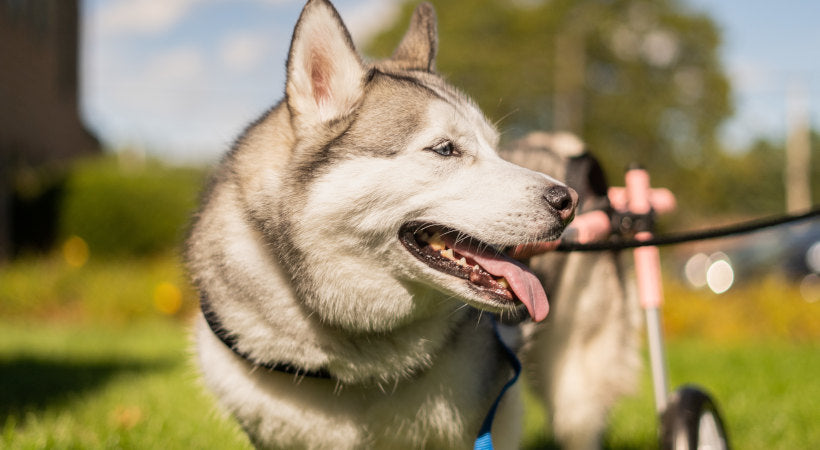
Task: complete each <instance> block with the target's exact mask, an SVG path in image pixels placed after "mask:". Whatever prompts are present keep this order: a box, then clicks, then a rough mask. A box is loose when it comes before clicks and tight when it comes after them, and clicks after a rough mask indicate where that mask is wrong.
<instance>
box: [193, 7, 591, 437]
mask: <svg viewBox="0 0 820 450" xmlns="http://www.w3.org/2000/svg"><path fill="white" fill-rule="evenodd" d="M436 39H437V37H436V22H435V15H434V12H433V9H432V7H431V6H430V5H429V4H426V3H424V4H422V5H420V6H419V7H418V8H417V10H416V11H415V13H414V15H413V18H412V20H411V24H410V28H409V30H408V31H407V33H406V35H405V36H404V38H403V39H402V41H401V42H400V44H399V46H398V48H397V49H396V50H395V53H394V54H393V56H392V57H391V58H390V59H388V60H385V61H381V62H375V63H365V62H363V60H362V59H361V57H360V56H359V55H358V54H357V52H356V50H355V49H354V47H353V44H352V42H351V39H350V35H349V34H348V31H347V29H346V28H345V26H344V24H343V23H342V21H341V19H340V17H339V15H338V13H337V12H336V10H335V9H334V8H333V6H332V5H331V4H330V3H329V2H328V1H327V0H310V1H308V2H307V4H306V5H305V7H304V10H303V11H302V14H301V16H300V18H299V21H298V23H297V24H296V28H295V31H294V33H293V39H292V43H291V48H290V53H289V56H288V61H287V82H286V87H285V98H284V100H282V101H281V102H280V103H279V104H278V105H276V106H275V107H273V108H272V109H271V110H270V111H269V112H267V113H266V114H265V115H264V116H262V117H261V118H260V119H259V120H257V121H256V122H255V123H253V124H252V125H250V126H249V127H248V128H247V129H246V130H245V132H244V133H243V134H242V136H241V137H240V138H239V139H238V140H237V142H236V144H235V145H234V147H233V149H232V150H231V152H230V153H229V154H228V155H227V156H226V157H225V158H224V160H223V161H222V163H221V164H220V166H219V168H218V169H217V171H216V173H215V176H214V180H213V182H212V184H211V186H210V188H209V190H208V192H207V193H206V195H205V196H204V201H203V203H202V205H201V208H200V210H199V213H198V215H197V217H196V218H195V222H194V225H193V228H192V230H191V233H190V236H189V238H188V242H187V254H186V261H187V265H188V269H189V272H190V274H191V276H192V279H193V282H194V284H195V286H196V287H197V289H198V291H199V293H200V298H201V302H202V310H203V314H202V316H201V317H200V318H199V320H198V323H197V327H196V342H197V352H198V357H199V364H200V367H201V370H202V375H203V379H204V382H205V384H206V385H207V386H208V388H210V389H211V390H212V391H213V392H214V393H215V394H216V397H217V399H218V402H219V403H220V404H221V406H222V407H224V408H225V409H226V410H227V411H229V412H230V413H231V414H232V415H233V416H234V417H235V418H236V419H237V420H238V421H239V423H240V424H241V426H242V428H243V429H244V430H245V431H246V432H247V434H248V435H249V437H250V439H251V441H252V442H253V443H254V444H255V445H256V446H258V447H265V448H269V447H276V448H408V447H410V448H418V447H428V448H468V447H471V446H472V445H473V440H474V439H475V437H476V435H477V433H478V431H479V429H480V428H481V424H482V421H483V419H484V417H485V415H487V412H488V410H490V409H491V406H492V404H493V403H494V401H495V399H496V398H497V395H498V393H499V391H501V389H502V386H503V385H504V384H505V383H506V382H507V381H508V380H509V379H510V377H511V370H510V365H509V364H508V361H507V360H506V359H505V355H506V354H507V353H506V352H507V349H506V348H505V347H504V346H503V345H502V344H501V343H500V341H499V340H498V338H497V337H496V335H495V333H494V330H493V326H492V323H491V314H490V313H495V314H497V315H503V316H505V317H510V316H516V315H522V314H526V313H529V316H530V317H532V319H534V320H535V321H540V320H542V319H544V318H545V317H546V315H547V311H548V302H547V297H546V294H545V291H544V289H543V287H542V286H541V284H540V282H539V281H538V279H537V278H536V276H535V275H534V274H533V273H532V272H531V271H530V270H529V269H528V268H527V267H526V266H525V265H524V264H522V263H520V262H518V261H516V260H513V259H511V258H510V257H508V256H506V255H505V252H506V251H507V250H509V249H510V248H513V247H516V246H518V245H519V244H526V243H531V242H536V241H549V240H554V239H556V238H558V237H559V236H560V235H561V233H562V232H563V230H564V228H565V226H566V225H567V223H569V221H570V220H571V219H572V218H573V215H574V210H575V206H576V203H577V198H578V196H577V194H576V193H575V192H574V191H573V190H571V189H569V188H567V187H566V185H565V184H563V183H561V182H559V181H556V180H555V179H553V178H550V177H549V176H547V175H544V174H542V173H538V172H535V171H532V170H529V169H525V168H522V167H520V166H516V165H514V164H512V163H510V162H507V161H505V160H503V159H501V158H500V157H499V156H498V154H497V153H496V146H497V142H498V134H497V132H496V130H495V129H494V128H493V126H491V125H490V124H489V123H488V122H487V120H486V119H485V117H484V116H483V114H482V113H481V112H480V111H479V110H478V109H477V107H476V106H475V105H474V104H473V103H472V102H471V101H470V100H469V99H468V98H467V97H465V96H464V95H463V94H461V93H460V92H459V91H457V90H456V89H454V88H453V87H451V86H449V85H448V84H446V83H445V82H444V81H443V80H442V78H441V77H439V76H438V75H437V74H436V73H435V70H434V68H435V54H436V46H437V43H436ZM516 394H517V389H516V388H515V387H513V389H511V390H510V391H508V392H507V394H506V395H504V396H503V397H502V400H501V403H500V404H499V406H498V409H497V414H496V416H495V417H496V419H495V422H494V424H493V441H494V443H495V445H496V447H501V448H514V447H516V446H517V445H518V440H519V437H520V429H519V420H520V414H521V411H520V403H519V400H518V398H517V395H516Z"/></svg>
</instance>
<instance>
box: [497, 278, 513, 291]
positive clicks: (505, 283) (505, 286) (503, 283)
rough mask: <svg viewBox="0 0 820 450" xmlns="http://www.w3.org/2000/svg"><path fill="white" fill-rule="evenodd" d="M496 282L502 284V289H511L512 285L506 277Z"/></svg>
mask: <svg viewBox="0 0 820 450" xmlns="http://www.w3.org/2000/svg"><path fill="white" fill-rule="evenodd" d="M495 281H496V282H498V284H500V285H501V287H503V288H504V289H509V288H510V283H508V282H507V279H506V278H504V277H501V278H499V279H497V280H495Z"/></svg>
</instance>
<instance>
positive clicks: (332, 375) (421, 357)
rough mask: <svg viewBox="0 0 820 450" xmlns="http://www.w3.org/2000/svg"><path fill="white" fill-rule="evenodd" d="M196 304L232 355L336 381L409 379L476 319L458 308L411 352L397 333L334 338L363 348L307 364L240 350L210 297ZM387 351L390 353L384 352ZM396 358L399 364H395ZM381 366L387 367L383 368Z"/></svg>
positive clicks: (468, 310) (358, 382) (261, 365)
mask: <svg viewBox="0 0 820 450" xmlns="http://www.w3.org/2000/svg"><path fill="white" fill-rule="evenodd" d="M200 308H201V310H202V314H203V317H204V319H205V321H206V323H207V324H208V327H209V328H210V330H211V331H212V332H213V334H214V335H215V336H216V337H217V338H218V339H219V340H220V341H221V342H222V343H223V344H225V346H226V347H228V348H229V349H230V350H231V351H232V352H233V353H234V354H235V355H237V356H238V357H240V358H242V359H244V360H245V361H247V362H248V363H250V364H251V365H253V366H255V367H259V368H262V369H266V370H269V371H275V372H283V373H287V374H291V375H294V376H296V377H310V378H317V379H331V380H335V381H336V382H337V383H339V382H340V383H342V384H349V385H352V384H356V385H368V384H376V385H382V384H385V383H388V384H390V383H397V382H399V381H400V380H401V379H411V378H413V377H415V376H418V375H419V374H420V373H423V372H424V371H425V370H426V369H427V368H428V367H430V366H431V365H432V364H434V363H435V359H436V355H437V353H439V351H440V350H441V349H442V348H444V347H447V346H448V345H449V344H450V343H451V342H450V341H452V340H453V339H454V338H455V334H456V330H457V329H459V328H461V325H462V324H463V322H464V321H466V320H473V319H475V320H476V321H478V320H479V319H478V318H477V317H474V316H475V314H471V312H475V311H473V310H472V309H471V308H462V309H461V310H460V312H459V313H458V314H455V318H456V319H457V320H456V321H454V322H452V326H451V327H448V328H447V333H446V335H445V336H443V338H444V339H441V340H437V341H439V342H435V341H433V340H430V339H427V338H424V337H423V338H421V339H420V342H421V343H422V344H426V346H425V345H422V346H420V347H419V346H417V347H415V348H414V350H415V351H414V352H407V350H408V349H407V348H401V349H400V348H398V347H402V345H400V343H401V342H402V338H401V337H400V336H390V335H384V334H380V335H379V336H355V337H349V338H348V339H347V342H344V343H342V342H340V341H337V343H338V344H344V345H343V346H344V347H348V350H349V348H351V347H352V348H356V349H360V348H361V349H367V350H365V351H362V352H359V354H357V355H355V356H356V357H357V358H355V359H351V360H347V361H344V364H341V365H339V364H338V362H339V359H336V360H334V361H333V362H330V363H329V364H327V365H322V366H320V367H310V366H305V365H303V364H302V363H300V362H299V361H294V360H287V359H264V358H259V357H258V356H256V355H255V354H254V352H252V351H244V350H241V349H240V345H239V338H238V336H237V334H236V333H235V332H233V331H232V330H231V329H230V328H228V327H226V326H225V325H224V324H223V323H222V320H221V319H220V317H219V315H218V314H217V313H216V311H215V310H214V309H213V307H212V304H211V302H210V300H209V299H208V297H207V295H206V294H204V293H203V294H202V295H201V297H200ZM434 327H435V328H439V327H440V324H436V325H434ZM412 328H415V327H412ZM401 332H402V334H414V335H415V334H417V330H415V329H412V330H401ZM431 345H432V347H431ZM385 350H386V351H385ZM391 351H392V352H393V353H388V352H391ZM400 352H404V353H400ZM362 353H364V354H370V355H371V356H372V358H370V359H360V358H361V357H362ZM375 355H378V356H375ZM385 357H386V358H387V359H388V360H389V361H387V364H386V361H384V359H385ZM397 362H398V364H400V366H396V365H395V364H396V363H397ZM331 366H333V367H338V369H336V370H333V369H331V368H330V367H331ZM359 366H364V367H365V368H367V367H371V368H373V369H374V371H373V372H370V373H368V372H367V371H361V370H360V369H361V367H359ZM353 367H357V368H358V369H359V370H356V371H355V372H354V373H349V371H348V370H345V369H350V368H353ZM385 367H387V368H388V369H387V370H384V368H385ZM376 369H381V370H376ZM397 369H399V370H397Z"/></svg>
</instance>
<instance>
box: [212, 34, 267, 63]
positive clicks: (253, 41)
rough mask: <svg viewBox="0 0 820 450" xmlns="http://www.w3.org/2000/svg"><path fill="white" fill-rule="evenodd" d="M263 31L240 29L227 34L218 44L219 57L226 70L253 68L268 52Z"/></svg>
mask: <svg viewBox="0 0 820 450" xmlns="http://www.w3.org/2000/svg"><path fill="white" fill-rule="evenodd" d="M269 39H270V38H269V37H268V36H267V35H266V34H264V33H259V32H257V33H254V32H248V31H241V32H238V33H234V34H231V35H228V36H226V37H224V38H223V39H222V41H221V42H220V44H219V59H220V61H222V63H223V64H224V65H225V67H226V68H228V70H231V71H234V72H248V71H250V70H252V69H255V68H256V67H258V66H259V64H260V63H261V62H262V61H263V60H264V58H265V56H266V55H267V54H268V53H269V52H270V45H269V43H268V41H269Z"/></svg>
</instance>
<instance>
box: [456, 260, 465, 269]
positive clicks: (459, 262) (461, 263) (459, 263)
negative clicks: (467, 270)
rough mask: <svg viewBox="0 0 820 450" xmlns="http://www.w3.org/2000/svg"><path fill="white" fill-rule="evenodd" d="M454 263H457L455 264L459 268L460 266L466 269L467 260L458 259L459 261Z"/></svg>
mask: <svg viewBox="0 0 820 450" xmlns="http://www.w3.org/2000/svg"><path fill="white" fill-rule="evenodd" d="M456 262H457V263H458V265H459V266H461V267H467V258H461V259H459V260H458V261H456Z"/></svg>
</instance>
